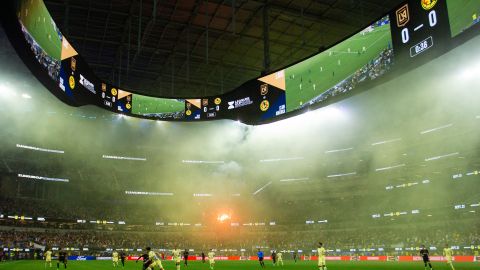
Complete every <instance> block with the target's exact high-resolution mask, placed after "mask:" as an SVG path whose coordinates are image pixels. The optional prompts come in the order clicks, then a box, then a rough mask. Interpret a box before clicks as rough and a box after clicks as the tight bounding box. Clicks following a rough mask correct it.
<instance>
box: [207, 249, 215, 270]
mask: <svg viewBox="0 0 480 270" xmlns="http://www.w3.org/2000/svg"><path fill="white" fill-rule="evenodd" d="M208 262H209V263H210V269H212V270H213V268H214V267H215V252H213V249H210V252H208Z"/></svg>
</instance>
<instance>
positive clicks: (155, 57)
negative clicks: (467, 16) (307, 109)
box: [45, 0, 401, 97]
mask: <svg viewBox="0 0 480 270" xmlns="http://www.w3.org/2000/svg"><path fill="white" fill-rule="evenodd" d="M400 2H401V1H400V0H369V1H355V0H317V1H312V0H299V1H292V0H271V1H261V0H253V1H252V0H222V1H220V0H181V1H174V0H95V1H92V0H45V4H46V5H47V7H48V9H49V10H50V12H51V15H52V17H53V19H54V20H55V21H56V22H57V25H58V26H59V27H60V29H61V30H62V32H63V33H64V35H66V36H67V37H68V38H69V41H70V42H71V43H72V44H73V45H74V46H75V48H76V49H77V50H78V51H79V53H80V54H81V55H82V56H83V57H84V58H85V59H86V61H87V62H88V63H89V64H90V66H91V67H92V68H93V69H94V70H95V71H96V73H97V75H98V76H99V77H100V78H102V79H104V80H107V81H110V82H113V83H115V84H118V85H120V87H123V88H126V89H132V90H136V91H138V92H141V93H145V94H148V95H154V96H175V97H192V96H203V95H216V94H220V93H224V92H228V91H230V90H232V89H233V88H235V87H237V86H239V85H241V84H242V83H243V82H245V81H247V80H249V79H252V78H255V77H257V76H259V75H260V74H261V73H262V72H264V71H266V70H267V71H268V70H275V69H278V68H281V67H283V66H285V65H288V64H290V63H293V62H296V61H298V60H300V59H303V58H305V57H307V56H309V55H311V54H314V53H316V52H318V51H319V50H321V49H322V48H324V47H327V46H329V45H331V44H333V43H336V42H337V41H339V40H341V39H343V38H344V37H346V36H348V35H350V34H352V33H354V32H355V31H358V30H359V29H360V28H362V27H364V26H366V25H367V24H368V23H370V22H371V21H373V20H375V19H377V18H378V17H380V16H382V15H383V14H385V13H386V12H388V10H390V9H391V8H393V7H394V6H396V5H397V4H399V3H400ZM265 7H266V8H265ZM265 15H267V17H266V18H267V19H268V28H267V29H264V16H265ZM267 30H268V36H269V39H268V44H269V47H268V48H269V56H270V67H268V65H266V64H265V61H264V31H267Z"/></svg>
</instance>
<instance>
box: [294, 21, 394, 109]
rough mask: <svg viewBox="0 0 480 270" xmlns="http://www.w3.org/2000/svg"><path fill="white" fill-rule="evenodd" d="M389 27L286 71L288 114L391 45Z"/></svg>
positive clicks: (375, 28) (362, 34) (351, 39)
mask: <svg viewBox="0 0 480 270" xmlns="http://www.w3.org/2000/svg"><path fill="white" fill-rule="evenodd" d="M391 43H392V40H391V33H390V24H389V23H386V24H384V25H382V26H375V27H374V28H373V31H365V32H364V33H362V32H359V33H358V34H356V35H354V36H352V37H350V38H349V39H347V40H345V41H343V42H341V43H339V44H337V45H336V46H334V47H332V48H330V49H328V50H326V51H324V52H322V53H320V54H318V55H316V56H314V57H311V58H309V59H307V60H305V61H303V62H301V63H299V64H296V65H293V66H291V67H289V68H287V69H285V80H286V97H287V100H286V102H287V104H286V105H287V112H291V111H293V110H296V109H298V108H300V107H301V106H302V104H304V103H306V102H308V101H309V100H311V99H313V98H315V97H316V96H318V95H320V94H322V93H323V92H325V91H327V90H329V89H330V88H332V87H333V86H335V85H337V84H338V83H340V82H341V81H343V80H344V79H346V78H348V77H349V76H350V75H352V74H353V73H355V72H356V71H357V70H359V69H361V68H362V67H363V66H365V65H366V64H368V63H370V62H371V61H372V60H374V59H375V58H377V57H378V56H379V54H380V53H381V52H382V51H384V50H386V49H387V48H388V47H389V46H391Z"/></svg>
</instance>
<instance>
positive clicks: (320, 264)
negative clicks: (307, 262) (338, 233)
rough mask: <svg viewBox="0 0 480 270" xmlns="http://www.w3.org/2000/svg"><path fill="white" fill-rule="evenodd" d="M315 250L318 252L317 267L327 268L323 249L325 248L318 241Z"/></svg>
mask: <svg viewBox="0 0 480 270" xmlns="http://www.w3.org/2000/svg"><path fill="white" fill-rule="evenodd" d="M317 252H318V269H320V268H321V269H322V270H327V267H326V265H325V255H326V251H325V248H324V247H323V243H322V242H318V248H317Z"/></svg>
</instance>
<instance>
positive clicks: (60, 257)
mask: <svg viewBox="0 0 480 270" xmlns="http://www.w3.org/2000/svg"><path fill="white" fill-rule="evenodd" d="M60 263H63V268H64V269H67V253H66V252H65V251H60V252H59V253H58V262H57V270H58V269H60Z"/></svg>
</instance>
